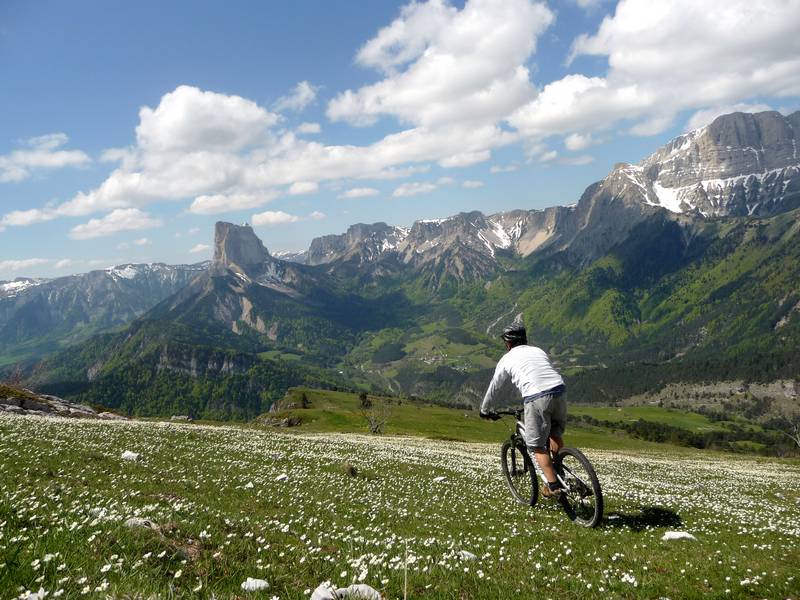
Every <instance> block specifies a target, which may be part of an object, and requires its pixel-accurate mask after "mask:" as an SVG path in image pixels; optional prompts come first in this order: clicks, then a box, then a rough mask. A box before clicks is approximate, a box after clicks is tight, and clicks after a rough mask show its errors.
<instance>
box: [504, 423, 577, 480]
mask: <svg viewBox="0 0 800 600" xmlns="http://www.w3.org/2000/svg"><path fill="white" fill-rule="evenodd" d="M497 414H498V415H510V416H512V417H514V421H515V426H514V431H513V432H512V433H511V437H510V439H511V443H512V444H513V446H514V447H516V448H519V449H520V450H521V451H522V452H523V453H524V454H525V456H527V457H528V460H529V461H530V463H531V464H532V465H533V468H534V470H535V471H536V474H537V475H538V476H539V479H541V480H542V482H543V483H544V484H545V485H547V477H545V474H544V471H542V468H541V467H540V466H539V462H538V461H537V460H536V459H535V457H532V456H531V454H530V452H528V446H527V444H526V443H525V431H526V429H525V423H524V422H523V421H522V419H521V418H520V417H521V416H522V414H523V411H522V410H515V411H513V412H512V411H498V412H497ZM548 450H549V449H548ZM554 458H555V457H554V456H553V452H552V450H551V451H550V460H554ZM511 465H512V468H513V469H514V470H515V471H516V469H517V465H516V456H515V455H513V454H512V455H511ZM556 478H557V479H558V481H559V482H560V483H561V485H562V486H563V487H565V488H566V487H567V484H566V482H565V481H564V479H563V478H562V477H561V475H559V474H558V473H556Z"/></svg>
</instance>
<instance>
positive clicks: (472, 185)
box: [461, 179, 483, 190]
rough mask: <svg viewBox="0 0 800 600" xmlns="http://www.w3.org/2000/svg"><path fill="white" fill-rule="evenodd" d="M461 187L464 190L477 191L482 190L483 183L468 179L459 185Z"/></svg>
mask: <svg viewBox="0 0 800 600" xmlns="http://www.w3.org/2000/svg"><path fill="white" fill-rule="evenodd" d="M461 187H464V188H467V189H470V190H474V189H477V188H482V187H483V182H482V181H477V180H475V179H468V180H466V181H465V182H464V183H462V184H461Z"/></svg>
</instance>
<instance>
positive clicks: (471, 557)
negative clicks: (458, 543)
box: [458, 550, 478, 560]
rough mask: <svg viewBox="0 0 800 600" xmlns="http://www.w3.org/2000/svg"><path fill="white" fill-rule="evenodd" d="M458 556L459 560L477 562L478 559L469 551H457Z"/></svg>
mask: <svg viewBox="0 0 800 600" xmlns="http://www.w3.org/2000/svg"><path fill="white" fill-rule="evenodd" d="M458 555H459V556H460V557H461V560H477V559H478V557H477V556H475V555H474V554H473V553H472V552H470V551H469V550H459V551H458Z"/></svg>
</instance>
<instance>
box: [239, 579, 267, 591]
mask: <svg viewBox="0 0 800 600" xmlns="http://www.w3.org/2000/svg"><path fill="white" fill-rule="evenodd" d="M268 587H269V584H268V583H267V582H266V581H264V580H263V579H254V578H252V577H248V578H247V579H246V580H245V581H243V582H242V589H243V590H244V591H245V592H258V591H260V590H265V589H267V588H268Z"/></svg>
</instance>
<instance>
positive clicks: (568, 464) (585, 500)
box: [554, 448, 603, 527]
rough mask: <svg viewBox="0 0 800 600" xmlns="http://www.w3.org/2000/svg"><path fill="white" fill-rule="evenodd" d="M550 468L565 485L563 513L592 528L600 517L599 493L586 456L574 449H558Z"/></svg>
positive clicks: (597, 484)
mask: <svg viewBox="0 0 800 600" xmlns="http://www.w3.org/2000/svg"><path fill="white" fill-rule="evenodd" d="M554 467H555V469H556V473H558V475H559V476H560V477H561V479H562V480H563V481H564V485H565V489H564V491H563V492H562V494H561V505H562V506H563V507H564V512H566V513H567V516H568V517H569V518H570V519H571V520H573V521H575V522H576V523H577V524H579V525H583V526H584V527H596V526H597V525H598V524H599V523H600V521H601V519H602V518H603V492H602V490H601V489H600V482H599V481H598V480H597V474H596V473H595V472H594V467H592V464H591V463H590V462H589V459H588V458H586V457H585V456H584V455H583V452H581V451H580V450H578V449H576V448H562V449H561V450H560V451H559V453H558V455H557V456H556V459H555V464H554Z"/></svg>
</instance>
